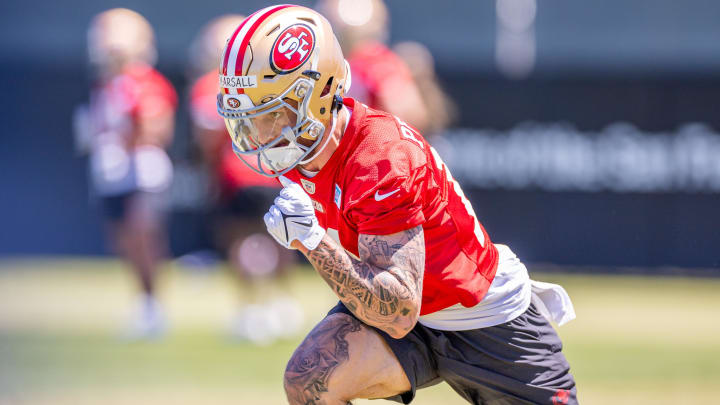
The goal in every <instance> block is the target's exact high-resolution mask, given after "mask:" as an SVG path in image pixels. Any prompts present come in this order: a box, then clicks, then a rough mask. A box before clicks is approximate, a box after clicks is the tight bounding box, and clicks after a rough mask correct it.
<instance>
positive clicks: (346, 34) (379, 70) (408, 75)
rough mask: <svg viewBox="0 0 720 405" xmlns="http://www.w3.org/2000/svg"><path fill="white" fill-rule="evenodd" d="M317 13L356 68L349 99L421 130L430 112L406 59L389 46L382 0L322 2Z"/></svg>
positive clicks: (330, 0) (387, 21) (424, 129)
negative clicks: (328, 25) (387, 113)
mask: <svg viewBox="0 0 720 405" xmlns="http://www.w3.org/2000/svg"><path fill="white" fill-rule="evenodd" d="M316 8H317V10H318V11H320V13H322V14H323V15H325V16H326V17H327V18H328V19H329V21H330V23H331V25H332V27H333V30H334V31H335V33H336V35H337V37H338V40H339V41H340V46H341V47H342V50H343V53H344V54H345V55H347V60H348V62H349V63H350V69H351V70H352V78H353V86H352V89H350V90H349V92H348V96H350V97H353V98H354V99H356V100H358V101H360V102H363V103H364V104H366V105H368V106H370V107H372V108H377V109H380V110H383V111H387V112H389V113H391V114H393V115H396V116H398V117H400V118H402V119H403V120H405V121H406V122H408V123H409V124H410V125H412V126H414V127H415V128H418V129H419V130H420V131H423V133H425V131H426V130H427V126H428V125H429V124H430V121H431V120H430V119H429V117H430V116H432V115H433V112H432V111H429V110H428V109H427V106H426V104H425V103H424V102H423V95H422V93H421V92H420V89H419V86H418V83H417V82H416V81H415V80H414V78H413V73H412V71H411V69H410V68H409V67H408V65H407V64H406V63H405V61H404V60H403V59H402V58H400V57H399V56H398V55H397V54H395V52H393V51H392V50H391V49H390V48H388V47H387V46H386V45H385V43H386V42H387V37H388V25H389V19H390V17H389V15H388V11H387V7H386V6H385V3H384V2H383V1H382V0H356V1H348V0H320V1H319V2H318V3H317V6H316Z"/></svg>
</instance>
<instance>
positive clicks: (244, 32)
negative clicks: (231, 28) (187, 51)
mask: <svg viewBox="0 0 720 405" xmlns="http://www.w3.org/2000/svg"><path fill="white" fill-rule="evenodd" d="M290 6H291V5H280V6H270V7H266V8H263V9H261V10H258V11H256V12H254V13H252V14H251V15H250V16H248V17H247V18H246V19H245V20H243V22H242V23H241V24H240V26H238V27H237V29H236V30H235V32H233V35H232V36H231V37H230V40H229V41H228V44H227V46H226V47H225V53H224V55H223V64H222V69H220V74H223V75H227V74H228V73H230V74H237V73H236V72H237V71H238V70H242V61H243V57H244V55H245V48H247V44H248V42H249V41H250V37H251V36H252V34H253V33H254V32H255V31H256V30H257V27H258V26H259V25H260V24H261V23H262V21H264V20H265V19H267V17H269V16H270V15H271V14H272V13H274V12H276V11H278V10H280V9H283V8H286V7H290ZM248 25H249V26H248ZM238 36H240V38H241V39H240V38H238ZM238 41H240V42H238ZM238 56H240V57H239V58H238ZM238 59H239V62H240V66H239V67H238V66H237V63H238ZM233 65H234V66H233ZM228 71H229V72H228ZM221 91H222V92H223V93H225V94H234V93H239V94H242V93H244V90H243V89H228V88H222V89H221Z"/></svg>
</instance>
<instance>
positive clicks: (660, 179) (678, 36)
mask: <svg viewBox="0 0 720 405" xmlns="http://www.w3.org/2000/svg"><path fill="white" fill-rule="evenodd" d="M297 3H299V4H303V5H308V6H312V3H310V2H306V1H298V2H297ZM388 3H389V4H388V7H389V9H390V13H391V19H392V21H391V36H390V42H391V43H394V42H398V41H403V40H414V41H419V42H421V43H423V44H425V45H426V46H427V47H428V48H429V49H430V51H431V52H432V53H433V56H434V57H435V59H436V69H437V72H438V75H439V77H440V79H441V81H442V83H443V84H444V85H445V88H446V91H447V92H448V93H449V94H450V95H451V96H452V98H453V99H454V100H455V102H456V103H457V104H458V106H459V117H458V119H457V121H456V123H455V128H453V129H451V130H450V131H449V132H448V133H447V134H446V137H445V140H446V142H444V144H445V145H444V147H443V148H442V150H441V153H442V154H444V158H445V160H446V162H447V163H448V164H449V165H450V167H451V168H452V169H453V171H454V172H455V174H456V177H458V178H459V179H460V180H461V182H462V183H463V184H465V189H466V191H467V193H468V195H469V197H470V198H471V200H472V201H473V205H474V207H475V210H476V212H477V213H478V216H479V217H480V219H481V221H482V222H483V223H484V225H485V226H486V228H487V229H488V232H489V233H490V235H491V236H492V237H493V240H494V241H496V242H503V243H508V244H510V245H512V246H513V249H514V250H515V251H516V252H518V254H519V255H520V256H521V257H522V258H523V259H524V260H525V261H528V262H545V263H554V264H559V265H581V266H589V268H594V267H605V268H607V267H608V266H610V267H617V266H620V267H647V266H651V267H656V266H662V267H664V268H667V267H675V266H678V267H679V266H681V267H695V268H715V270H710V271H712V272H716V273H720V212H719V211H720V135H718V130H720V114H719V113H720V103H719V101H720V24H718V21H720V3H718V2H713V1H709V0H689V1H685V2H676V1H671V0H655V1H640V0H637V1H631V2H628V1H621V0H607V1H603V2H598V3H587V2H580V3H577V2H576V3H573V2H562V3H558V2H553V3H541V2H537V3H536V2H535V1H520V2H511V3H512V4H510V5H509V6H507V4H505V5H506V6H507V7H505V6H504V5H503V3H506V2H503V1H502V0H501V1H498V2H497V3H496V2H480V1H456V2H446V3H445V4H447V5H446V6H442V5H441V4H440V3H438V2H436V1H427V0H393V1H390V2H388ZM266 4H267V2H265V1H250V0H248V1H242V2H239V1H233V2H231V1H227V0H217V1H213V2H207V1H205V2H189V1H188V2H183V1H180V2H178V1H172V2H171V1H162V0H156V1H152V2H148V1H139V0H136V1H122V2H120V1H87V0H86V1H64V2H57V1H47V0H39V1H36V2H33V3H32V5H30V4H29V3H27V2H20V1H5V2H2V3H1V4H0V61H1V62H0V91H2V96H1V97H0V123H1V124H2V125H1V126H0V219H1V221H0V224H1V226H0V255H36V254H48V255H56V254H67V255H87V254H102V253H103V252H104V248H103V243H102V236H101V234H102V233H101V229H100V225H99V224H100V222H99V215H98V208H97V206H96V205H94V204H93V202H92V198H91V197H90V196H89V195H88V187H87V181H88V180H87V173H86V162H85V160H84V159H83V158H81V157H79V156H77V155H76V154H75V152H74V149H73V137H72V129H71V115H72V111H73V108H74V106H75V105H77V104H79V103H81V102H83V101H85V100H86V99H87V93H88V86H89V79H88V69H87V66H86V51H85V49H86V48H85V46H86V42H85V41H86V29H87V25H88V23H89V21H90V18H91V17H92V16H93V15H95V14H96V13H98V12H100V11H102V10H104V9H107V8H110V7H117V6H122V7H128V8H131V9H134V10H136V11H138V12H140V13H141V14H143V15H144V16H145V17H147V18H148V20H149V21H150V22H151V23H152V24H153V25H154V27H155V29H156V35H157V41H158V48H159V64H158V69H159V70H160V71H161V72H163V73H164V74H166V75H167V76H168V77H169V78H171V80H172V81H173V83H174V85H175V86H176V88H177V90H178V91H179V92H180V95H181V100H182V101H181V103H182V105H181V107H180V110H179V112H180V114H179V116H178V121H177V130H176V141H175V144H174V145H173V149H172V152H173V158H174V160H175V162H176V167H177V172H176V179H175V184H174V187H173V216H172V221H171V235H172V238H171V239H172V246H173V250H174V252H175V253H176V254H182V253H185V252H188V251H191V250H196V249H201V248H203V247H205V246H206V245H207V241H206V236H205V235H204V231H203V219H204V213H203V212H204V211H203V192H204V189H203V179H202V177H201V176H199V174H198V172H197V171H196V170H194V169H193V159H192V148H191V147H190V146H189V143H190V141H189V137H190V135H189V129H188V117H187V113H186V111H187V109H186V104H187V103H186V98H187V83H186V82H185V76H184V73H185V69H186V61H187V48H188V46H189V43H190V41H191V39H192V37H193V36H194V35H195V34H196V33H197V32H198V30H199V29H200V28H201V27H202V25H203V24H205V23H206V22H207V21H209V20H210V19H211V18H213V17H215V16H217V15H220V14H223V13H228V12H236V13H243V14H246V13H249V12H251V11H253V10H255V9H258V8H261V7H263V6H265V5H266ZM508 4H509V3H508ZM657 270H658V271H660V269H657Z"/></svg>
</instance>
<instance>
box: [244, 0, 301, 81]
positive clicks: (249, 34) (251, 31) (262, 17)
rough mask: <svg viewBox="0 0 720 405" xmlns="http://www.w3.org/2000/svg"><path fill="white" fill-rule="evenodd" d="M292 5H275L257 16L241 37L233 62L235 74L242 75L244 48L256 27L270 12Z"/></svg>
mask: <svg viewBox="0 0 720 405" xmlns="http://www.w3.org/2000/svg"><path fill="white" fill-rule="evenodd" d="M288 7H292V4H283V5H280V6H277V7H274V8H272V9H271V10H270V11H268V12H267V13H265V14H264V15H263V16H261V17H260V18H258V19H257V20H256V21H255V23H254V24H253V25H252V26H251V27H250V29H249V30H248V32H247V34H245V37H244V38H243V39H242V42H241V43H240V48H238V49H239V50H238V53H237V61H236V62H235V75H242V74H243V73H242V67H243V63H244V59H245V48H247V46H248V43H249V42H250V38H252V36H253V34H255V31H256V30H257V28H258V27H259V26H260V24H262V22H263V21H265V20H266V19H267V18H268V17H270V16H271V15H272V14H274V13H275V12H276V11H279V10H282V9H284V8H288Z"/></svg>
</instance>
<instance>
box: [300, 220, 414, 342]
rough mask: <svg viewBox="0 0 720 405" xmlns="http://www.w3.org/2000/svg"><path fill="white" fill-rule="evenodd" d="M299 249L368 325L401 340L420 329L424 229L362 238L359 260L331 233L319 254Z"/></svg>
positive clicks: (359, 245) (317, 251) (361, 236)
mask: <svg viewBox="0 0 720 405" xmlns="http://www.w3.org/2000/svg"><path fill="white" fill-rule="evenodd" d="M298 245H300V244H298ZM298 248H299V249H300V250H301V251H302V252H303V253H304V254H305V256H307V258H308V260H310V263H312V265H313V266H314V267H315V269H316V270H317V271H318V273H319V274H320V276H321V277H322V278H323V279H324V280H325V282H327V283H328V285H329V286H330V288H332V290H333V291H334V292H335V294H337V296H338V297H339V298H340V300H341V301H342V302H343V303H344V304H345V306H346V307H347V308H348V309H349V310H350V311H352V313H353V314H355V316H357V317H358V318H359V319H360V320H362V321H363V322H365V323H366V324H368V325H371V326H374V327H376V328H378V329H380V330H383V331H385V332H386V333H387V334H388V335H390V336H392V337H394V338H396V339H399V338H401V337H403V336H405V335H406V334H407V333H408V332H410V330H411V329H412V328H413V327H414V326H415V323H416V322H417V320H418V316H419V314H420V302H421V292H422V280H423V272H424V270H425V238H424V235H423V230H422V226H421V225H420V226H417V227H415V228H412V229H408V230H407V231H403V232H398V233H395V234H392V235H382V236H378V235H360V236H359V238H358V250H359V251H360V260H355V259H354V258H352V257H351V256H350V255H348V254H347V253H346V252H345V250H344V249H343V248H342V247H341V246H338V244H337V243H336V242H335V241H334V240H333V239H331V238H330V237H329V236H328V235H325V236H324V238H323V240H322V241H321V242H320V245H319V246H318V247H317V248H315V249H314V250H311V251H308V250H307V249H305V248H304V247H303V246H302V245H300V246H298Z"/></svg>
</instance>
